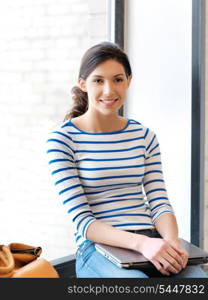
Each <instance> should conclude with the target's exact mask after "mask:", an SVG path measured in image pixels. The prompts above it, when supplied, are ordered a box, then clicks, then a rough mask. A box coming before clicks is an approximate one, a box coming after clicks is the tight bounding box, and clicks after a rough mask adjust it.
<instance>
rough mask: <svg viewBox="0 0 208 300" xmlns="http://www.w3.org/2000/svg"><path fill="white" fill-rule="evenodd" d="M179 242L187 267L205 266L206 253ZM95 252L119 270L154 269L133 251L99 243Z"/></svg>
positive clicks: (207, 255) (145, 259) (184, 242)
mask: <svg viewBox="0 0 208 300" xmlns="http://www.w3.org/2000/svg"><path fill="white" fill-rule="evenodd" d="M180 240H181V242H182V243H181V245H182V247H183V248H185V249H186V251H187V252H188V254H189V259H188V265H195V264H197V265H198V264H205V263H207V262H208V252H206V251H204V250H202V249H200V248H199V247H197V246H195V245H193V244H191V243H189V242H187V241H186V240H184V239H180ZM95 248H96V250H97V251H98V252H99V253H101V254H102V255H103V256H105V257H106V258H107V259H109V260H110V261H111V262H112V263H114V264H115V265H117V266H118V267H120V268H128V269H131V268H134V269H135V268H148V269H149V268H154V265H153V264H152V263H151V262H150V261H148V259H147V258H145V257H144V256H143V255H142V254H141V253H139V252H136V251H134V250H129V249H124V248H119V247H115V246H108V245H104V244H100V243H96V244H95Z"/></svg>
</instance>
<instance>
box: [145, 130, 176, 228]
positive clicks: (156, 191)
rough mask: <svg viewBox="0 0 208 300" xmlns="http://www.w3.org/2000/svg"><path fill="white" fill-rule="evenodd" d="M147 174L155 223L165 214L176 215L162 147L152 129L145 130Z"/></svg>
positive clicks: (146, 182)
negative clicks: (163, 167)
mask: <svg viewBox="0 0 208 300" xmlns="http://www.w3.org/2000/svg"><path fill="white" fill-rule="evenodd" d="M144 139H145V148H146V150H145V173H144V180H143V185H144V190H145V194H146V197H147V201H148V203H149V206H150V210H151V215H152V221H153V223H155V222H156V221H157V219H158V218H159V216H161V215H162V214H164V213H172V214H174V211H173V208H172V206H171V204H170V202H169V199H168V195H167V191H166V187H165V182H164V178H163V172H162V162H161V153H160V145H159V143H158V140H157V136H156V134H155V133H154V132H152V131H151V130H150V129H148V128H146V130H145V135H144Z"/></svg>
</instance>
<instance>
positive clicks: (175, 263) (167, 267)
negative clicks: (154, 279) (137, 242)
mask: <svg viewBox="0 0 208 300" xmlns="http://www.w3.org/2000/svg"><path fill="white" fill-rule="evenodd" d="M141 250H142V251H141V252H142V254H143V255H144V256H145V257H146V258H147V259H148V260H149V261H151V262H152V264H153V265H154V266H155V267H156V269H157V270H158V271H159V272H161V273H162V274H163V275H170V273H174V274H177V273H179V272H180V271H181V270H182V268H183V266H184V265H185V263H186V254H185V252H184V251H182V250H183V249H182V248H180V246H179V245H178V244H177V242H176V241H166V240H164V239H161V238H149V237H146V239H145V240H144V242H143V244H142V247H141ZM182 255H184V256H183V257H182Z"/></svg>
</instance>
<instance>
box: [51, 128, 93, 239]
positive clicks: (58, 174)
mask: <svg viewBox="0 0 208 300" xmlns="http://www.w3.org/2000/svg"><path fill="white" fill-rule="evenodd" d="M46 153H47V157H48V165H49V169H50V172H51V175H52V181H53V183H54V185H55V188H56V190H57V193H58V195H59V198H60V200H61V203H62V204H63V205H64V207H65V209H66V211H67V213H68V215H69V217H70V220H71V221H72V223H73V225H74V226H75V230H76V231H77V233H78V234H77V237H84V238H86V232H87V228H88V226H89V225H90V223H92V222H93V221H95V217H94V215H93V213H92V211H91V208H90V206H89V203H88V200H87V198H86V195H85V192H84V189H83V187H82V184H81V182H80V179H79V174H78V171H77V167H76V164H75V160H74V153H75V152H74V146H73V140H72V139H71V137H70V136H69V135H68V134H67V133H65V132H63V131H62V130H58V131H53V132H51V133H50V134H49V136H48V139H47V142H46Z"/></svg>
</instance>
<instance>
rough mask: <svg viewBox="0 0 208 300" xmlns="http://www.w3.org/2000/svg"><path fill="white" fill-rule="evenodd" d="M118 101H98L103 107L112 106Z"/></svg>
mask: <svg viewBox="0 0 208 300" xmlns="http://www.w3.org/2000/svg"><path fill="white" fill-rule="evenodd" d="M116 101H118V99H113V100H100V102H102V103H103V104H104V105H105V106H112V105H113V104H114V103H115V102H116Z"/></svg>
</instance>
